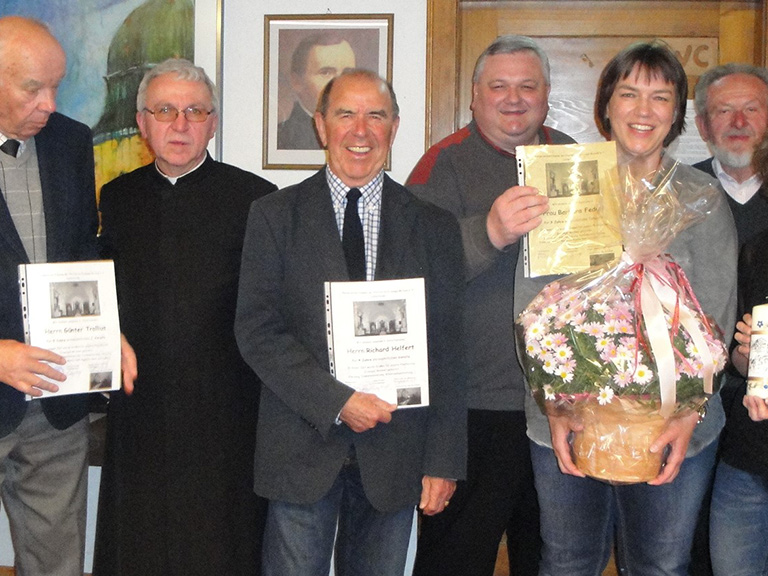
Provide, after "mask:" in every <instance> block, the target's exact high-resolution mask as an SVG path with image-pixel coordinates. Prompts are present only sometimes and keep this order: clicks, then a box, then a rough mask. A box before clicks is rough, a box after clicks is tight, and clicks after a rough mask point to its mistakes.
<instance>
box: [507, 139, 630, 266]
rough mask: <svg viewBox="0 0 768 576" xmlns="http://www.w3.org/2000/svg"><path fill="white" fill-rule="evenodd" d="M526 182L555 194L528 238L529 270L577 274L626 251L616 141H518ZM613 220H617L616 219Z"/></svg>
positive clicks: (526, 260)
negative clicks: (615, 197)
mask: <svg viewBox="0 0 768 576" xmlns="http://www.w3.org/2000/svg"><path fill="white" fill-rule="evenodd" d="M516 155H517V166H518V180H519V182H520V185H525V186H533V187H535V188H538V189H539V192H540V193H541V194H546V195H547V197H548V198H549V210H548V211H547V212H546V213H545V214H544V215H543V217H542V218H543V222H542V223H541V225H540V226H538V227H537V228H536V229H535V230H531V231H530V232H529V233H528V234H526V236H525V237H524V238H523V258H524V265H525V276H526V277H530V278H532V277H536V276H545V275H549V274H572V273H574V272H580V271H582V270H586V269H587V268H590V267H591V266H597V265H600V264H606V263H610V262H613V261H615V260H616V259H618V258H619V257H620V256H621V252H622V246H621V237H620V236H619V231H618V230H619V229H618V220H617V217H618V215H616V214H612V213H609V207H610V206H613V205H615V203H612V202H609V203H606V202H604V197H605V195H607V194H615V193H616V192H615V190H616V188H615V187H616V186H618V183H619V180H618V171H617V160H616V145H615V143H614V142H599V143H594V144H563V145H544V146H518V148H517V149H516ZM612 223H613V224H612Z"/></svg>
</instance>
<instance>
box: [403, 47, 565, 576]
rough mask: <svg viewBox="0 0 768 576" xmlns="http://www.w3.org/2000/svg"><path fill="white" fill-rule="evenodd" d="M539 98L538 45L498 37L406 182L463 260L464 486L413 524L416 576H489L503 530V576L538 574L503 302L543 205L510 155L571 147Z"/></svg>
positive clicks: (543, 82) (543, 91) (508, 312)
mask: <svg viewBox="0 0 768 576" xmlns="http://www.w3.org/2000/svg"><path fill="white" fill-rule="evenodd" d="M549 91H550V81H549V61H548V59H547V56H546V54H544V52H543V51H542V50H541V49H540V48H539V47H538V45H536V44H535V43H534V42H533V41H532V40H531V39H530V38H526V37H524V36H502V37H499V38H497V39H496V40H495V41H494V42H493V43H492V44H491V45H490V46H489V47H488V48H486V50H485V51H484V52H483V53H482V54H481V55H480V57H479V58H478V61H477V63H476V65H475V71H474V75H473V78H472V106H471V108H472V112H473V120H472V122H470V123H469V124H468V125H467V126H465V127H464V128H462V129H460V130H458V131H457V132H455V133H453V134H451V135H450V136H448V137H447V138H445V139H444V140H442V141H440V142H438V143H437V144H435V145H434V146H432V147H431V148H430V149H429V150H428V151H427V153H426V154H425V155H424V156H423V157H422V158H421V160H420V161H419V163H418V164H417V165H416V167H415V168H414V170H413V172H412V173H411V175H410V177H409V179H408V182H407V185H408V187H409V188H410V190H411V191H412V192H413V193H414V194H416V195H417V196H420V197H422V198H424V199H426V200H429V201H430V202H433V203H435V204H437V205H438V206H441V207H443V208H446V209H448V210H450V211H451V212H452V213H453V214H454V215H455V216H456V217H457V218H458V219H459V223H460V226H461V232H462V241H463V245H464V253H465V258H466V262H467V272H466V274H467V278H466V281H467V292H466V301H465V306H466V310H465V321H464V334H463V338H464V343H465V347H464V350H465V354H466V357H467V368H468V371H467V372H468V381H467V402H468V408H469V413H468V468H467V480H466V481H460V482H458V485H457V490H456V493H455V495H454V496H453V498H452V499H451V504H450V506H449V507H448V508H446V510H445V511H444V512H442V513H441V514H438V515H436V516H433V517H426V516H425V517H423V518H422V524H421V534H420V538H419V544H418V552H417V557H416V566H415V570H414V575H416V576H425V575H431V574H434V575H438V574H439V575H441V576H446V575H451V574H456V575H460V576H472V575H478V576H480V575H482V576H491V575H492V574H493V571H494V565H495V562H496V555H497V550H498V546H499V541H500V539H501V536H502V534H503V533H504V532H505V531H506V532H507V549H508V552H509V560H510V562H509V564H510V570H511V573H512V574H516V575H524V576H527V575H532V576H533V575H536V574H538V560H539V549H540V537H539V510H538V503H537V501H536V492H535V489H534V485H533V473H532V470H531V462H530V454H529V447H528V439H527V437H526V423H525V414H524V411H523V404H524V398H525V385H524V378H523V373H522V370H521V368H520V365H519V363H518V360H517V356H516V354H515V342H514V320H515V314H514V311H513V310H514V305H513V296H514V291H515V267H516V264H517V259H518V252H519V242H518V240H519V239H520V238H521V237H522V236H523V235H524V234H525V233H526V232H528V231H530V230H532V229H533V228H535V227H536V226H538V225H539V224H540V223H541V218H540V216H541V215H542V214H543V213H544V212H546V210H547V207H548V204H547V198H546V196H544V195H540V194H538V190H536V189H535V188H531V187H527V186H518V180H517V162H516V158H515V147H517V146H525V145H534V144H568V143H572V142H574V140H573V139H572V138H570V137H569V136H567V135H565V134H563V133H562V132H558V131H557V130H554V129H552V128H548V127H546V126H544V125H543V123H544V120H545V118H546V116H547V112H548V110H549V104H548V97H549Z"/></svg>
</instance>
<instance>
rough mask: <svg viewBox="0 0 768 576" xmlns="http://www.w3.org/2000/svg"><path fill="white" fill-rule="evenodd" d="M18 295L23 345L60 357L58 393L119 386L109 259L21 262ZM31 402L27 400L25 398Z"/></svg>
mask: <svg viewBox="0 0 768 576" xmlns="http://www.w3.org/2000/svg"><path fill="white" fill-rule="evenodd" d="M19 292H20V296H21V307H22V314H23V317H24V336H25V340H26V342H27V344H31V345H32V346H37V347H38V348H45V349H47V350H51V351H53V352H56V353H57V354H59V355H61V356H63V357H64V358H65V359H66V361H67V363H66V364H64V365H63V366H58V365H57V366H56V369H57V370H60V371H61V372H63V373H64V374H66V376H67V379H66V380H65V381H64V382H55V384H56V385H58V387H59V391H58V392H48V391H46V390H43V397H45V396H62V395H65V394H80V393H83V392H108V391H110V390H117V389H119V388H120V375H121V374H120V321H119V318H118V311H117V293H116V290H115V267H114V263H113V262H112V261H111V260H100V261H91V262H58V263H50V264H22V265H20V266H19ZM31 399H33V398H32V397H30V396H28V397H27V400H31Z"/></svg>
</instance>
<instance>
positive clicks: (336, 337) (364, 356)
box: [325, 278, 429, 408]
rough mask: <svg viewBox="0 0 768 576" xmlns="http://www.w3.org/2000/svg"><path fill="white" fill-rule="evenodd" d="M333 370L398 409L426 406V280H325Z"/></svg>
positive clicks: (353, 385)
mask: <svg viewBox="0 0 768 576" xmlns="http://www.w3.org/2000/svg"><path fill="white" fill-rule="evenodd" d="M325 303H326V318H327V327H328V356H329V359H330V366H331V374H332V375H333V376H334V377H336V378H337V379H338V380H340V381H341V382H343V383H344V384H346V385H347V386H351V387H352V388H354V389H355V390H358V391H360V392H368V393H370V394H376V395H377V396H378V397H379V398H381V399H382V400H385V401H386V402H391V403H392V404H397V405H398V408H413V407H417V406H428V405H429V362H428V354H427V313H426V305H425V304H426V302H425V296H424V279H423V278H408V279H404V280H380V281H375V282H326V284H325Z"/></svg>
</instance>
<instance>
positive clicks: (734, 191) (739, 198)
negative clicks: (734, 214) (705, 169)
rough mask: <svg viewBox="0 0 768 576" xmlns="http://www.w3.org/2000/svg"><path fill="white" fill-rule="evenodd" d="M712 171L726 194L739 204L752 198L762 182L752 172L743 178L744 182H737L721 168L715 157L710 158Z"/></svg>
mask: <svg viewBox="0 0 768 576" xmlns="http://www.w3.org/2000/svg"><path fill="white" fill-rule="evenodd" d="M712 171H713V172H714V173H715V176H717V179H718V180H720V184H721V185H722V186H723V189H724V190H725V191H726V193H727V194H728V196H730V197H731V198H733V199H734V200H735V201H736V202H738V203H739V204H746V203H747V202H749V201H750V200H751V199H752V196H754V195H755V194H757V191H758V190H760V186H762V184H763V183H762V182H761V180H760V177H759V176H758V175H757V174H753V175H752V176H751V177H750V178H747V179H746V180H744V182H737V181H736V179H735V178H733V177H732V176H731V175H730V174H728V173H727V172H726V171H725V170H723V165H722V164H721V163H720V160H718V159H717V158H713V159H712Z"/></svg>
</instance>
